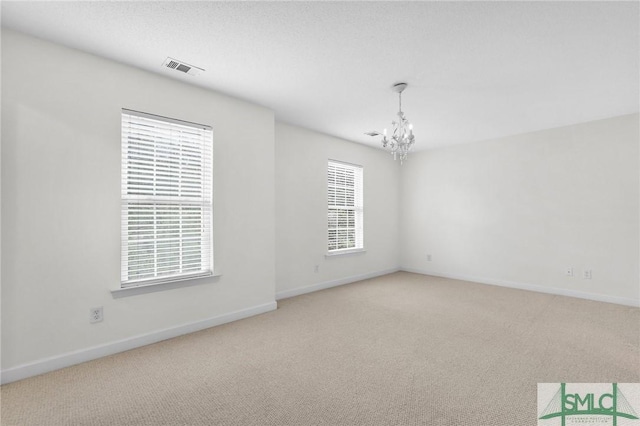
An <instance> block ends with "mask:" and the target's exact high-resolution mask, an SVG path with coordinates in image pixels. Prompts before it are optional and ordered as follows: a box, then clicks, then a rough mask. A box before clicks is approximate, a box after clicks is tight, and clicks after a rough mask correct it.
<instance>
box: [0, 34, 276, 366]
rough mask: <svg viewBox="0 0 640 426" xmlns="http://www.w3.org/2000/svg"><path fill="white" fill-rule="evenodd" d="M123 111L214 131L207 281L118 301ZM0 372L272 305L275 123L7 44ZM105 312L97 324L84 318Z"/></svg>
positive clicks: (5, 37)
mask: <svg viewBox="0 0 640 426" xmlns="http://www.w3.org/2000/svg"><path fill="white" fill-rule="evenodd" d="M121 108H130V109H134V110H140V111H145V112H149V113H154V114H159V115H164V116H168V117H175V118H179V119H183V120H188V121H193V122H198V123H204V124H210V125H212V126H213V131H214V192H215V194H214V199H215V206H214V227H215V262H216V269H219V270H220V272H222V276H221V277H218V278H214V279H208V280H199V281H198V285H192V286H187V287H183V288H177V289H172V290H167V291H160V292H153V293H148V294H141V295H135V296H130V297H122V298H114V297H112V294H111V292H110V289H113V288H117V287H118V286H119V280H120V143H121V142H120V141H121V137H120V112H121ZM2 154H3V155H2V231H3V233H2V256H3V258H2V264H3V265H2V266H3V267H2V369H3V370H6V369H8V368H12V367H15V366H18V365H21V364H25V363H30V362H34V361H39V360H43V359H46V358H48V357H54V356H59V355H61V354H67V353H70V352H72V351H81V350H85V349H87V348H91V347H96V346H100V345H105V344H110V343H112V342H117V341H119V340H121V339H127V338H131V337H132V336H139V335H144V334H147V333H153V332H156V331H158V330H165V329H168V328H171V327H176V326H180V325H183V324H189V323H194V322H198V321H203V320H207V319H211V318H214V317H218V316H220V315H225V314H228V313H233V312H236V311H241V310H245V309H251V308H254V307H257V306H265V305H266V304H269V303H270V304H272V305H273V306H275V303H274V300H275V254H274V246H275V240H274V239H275V218H274V209H275V204H274V202H275V195H274V193H275V190H274V187H275V186H274V115H273V112H272V111H270V110H268V109H265V108H263V107H259V106H256V105H252V104H250V103H247V102H244V101H240V100H237V99H234V98H230V97H226V96H223V95H220V94H217V93H214V92H211V91H207V90H204V89H202V88H197V87H195V86H192V85H187V84H183V83H181V82H177V81H175V80H172V79H168V78H165V77H162V76H158V75H155V74H150V73H147V72H143V71H140V70H137V69H134V68H131V67H128V66H124V65H121V64H118V63H115V62H111V61H108V60H105V59H101V58H98V57H95V56H92V55H88V54H85V53H81V52H79V51H75V50H71V49H67V48H64V47H61V46H58V45H54V44H51V43H48V42H44V41H41V40H38V39H35V38H32V37H27V36H24V35H21V34H19V33H15V32H12V31H3V33H2ZM94 306H104V321H103V322H101V323H97V324H90V323H89V309H90V308H92V307H94Z"/></svg>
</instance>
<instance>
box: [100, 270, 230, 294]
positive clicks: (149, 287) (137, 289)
mask: <svg viewBox="0 0 640 426" xmlns="http://www.w3.org/2000/svg"><path fill="white" fill-rule="evenodd" d="M220 276H222V274H221V273H219V272H214V273H212V274H209V275H197V276H193V277H180V278H175V279H172V280H166V281H160V282H149V283H146V284H140V285H137V286H132V287H125V288H121V287H118V288H113V289H111V296H113V298H114V299H118V298H121V297H127V296H136V295H138V294H145V293H154V292H156V291H164V290H172V289H174V288H182V287H190V286H194V285H201V284H209V283H212V282H214V281H216V279H217V278H218V277H220Z"/></svg>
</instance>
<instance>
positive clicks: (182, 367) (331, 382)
mask: <svg viewBox="0 0 640 426" xmlns="http://www.w3.org/2000/svg"><path fill="white" fill-rule="evenodd" d="M278 306H279V307H278V310H277V311H274V312H270V313H267V314H263V315H260V316H257V317H253V318H249V319H246V320H242V321H238V322H235V323H232V324H227V325H224V326H220V327H215V328H212V329H208V330H205V331H201V332H198V333H194V334H191V335H188V336H183V337H179V338H176V339H172V340H169V341H165V342H161V343H157V344H154V345H150V346H147V347H144V348H140V349H136V350H132V351H129V352H125V353H122V354H118V355H114V356H110V357H106V358H103V359H100V360H96V361H92V362H88V363H85V364H81V365H77V366H74V367H70V368H66V369H63V370H59V371H55V372H52V373H49V374H46V375H42V376H39V377H34V378H30V379H27V380H23V381H20V382H16V383H12V384H9V385H5V386H3V387H2V389H1V397H2V399H1V404H2V412H1V414H2V424H3V425H297V426H304V425H435V426H441V425H456V426H460V425H470V426H482V425H496V426H519V425H536V415H537V411H536V410H537V408H536V385H537V383H538V382H640V309H637V308H630V307H624V306H618V305H613V304H607V303H599V302H591V301H586V300H579V299H572V298H567V297H559V296H552V295H547V294H539V293H532V292H526V291H519V290H512V289H506V288H500V287H494V286H486V285H480V284H473V283H467V282H462V281H456V280H449V279H443V278H434V277H426V276H422V275H416V274H409V273H404V272H401V273H396V274H391V275H387V276H385V277H380V278H375V279H371V280H366V281H362V282H359V283H355V284H350V285H346V286H341V287H336V288H333V289H329V290H325V291H321V292H316V293H312V294H308V295H304V296H299V297H295V298H292V299H287V300H282V301H280V302H279V303H278Z"/></svg>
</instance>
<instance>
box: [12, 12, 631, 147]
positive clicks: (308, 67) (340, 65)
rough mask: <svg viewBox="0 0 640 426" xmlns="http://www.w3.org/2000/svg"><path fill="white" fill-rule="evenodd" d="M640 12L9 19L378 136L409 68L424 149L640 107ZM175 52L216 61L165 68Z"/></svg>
mask: <svg viewBox="0 0 640 426" xmlns="http://www.w3.org/2000/svg"><path fill="white" fill-rule="evenodd" d="M638 14H639V4H638V2H635V1H634V2H558V1H556V2H108V1H105V2H75V1H73V2H53V1H51V2H10V1H3V2H2V24H3V26H7V27H9V28H13V29H16V30H19V31H22V32H26V33H29V34H33V35H35V36H37V37H41V38H45V39H49V40H52V41H54V42H57V43H61V44H64V45H68V46H71V47H74V48H77V49H81V50H84V51H87V52H91V53H94V54H96V55H100V56H104V57H107V58H111V59H114V60H116V61H119V62H123V63H127V64H131V65H134V66H136V67H139V68H142V69H146V70H149V71H152V72H155V73H160V74H165V75H166V76H167V77H170V78H175V79H179V80H183V81H186V82H189V83H192V84H196V85H200V86H204V87H209V88H211V89H214V90H217V91H220V92H223V93H227V94H230V95H233V96H237V97H240V98H243V99H247V100H251V101H253V102H256V103H258V104H261V105H265V106H268V107H269V108H272V109H273V110H275V112H276V118H277V119H278V120H280V121H284V122H288V123H292V124H297V125H300V126H303V127H307V128H310V129H314V130H317V131H320V132H324V133H328V134H331V135H335V136H339V137H342V138H345V139H349V140H353V141H357V142H363V143H369V144H373V145H376V146H377V144H378V140H377V139H373V138H370V137H369V136H365V135H364V134H363V133H364V132H365V131H369V130H382V128H383V127H391V125H390V124H389V123H390V121H391V120H392V119H393V118H394V114H395V112H396V111H397V95H396V94H395V93H394V92H392V91H391V86H392V85H393V83H396V82H400V81H405V82H407V83H409V87H408V88H407V90H406V91H405V92H404V94H403V109H404V111H405V112H406V115H407V117H408V118H409V119H410V120H411V121H412V122H413V123H414V129H415V134H416V148H417V149H421V148H422V149H424V148H431V147H436V146H441V145H446V144H454V143H464V142H472V141H478V140H483V139H489V138H494V137H500V136H506V135H510V134H516V133H523V132H527V131H532V130H538V129H544V128H551V127H557V126H562V125H567V124H573V123H578V122H584V121H588V120H593V119H599V118H606V117H611V116H615V115H620V114H627V113H632V112H637V111H638V110H639V107H638V104H639V84H638V80H639V65H638V64H639V56H640V53H639V52H640V48H639V36H640V34H639V20H638ZM167 56H171V57H174V58H177V59H179V60H182V61H185V62H187V63H190V64H192V65H195V66H198V67H201V68H204V69H206V72H205V73H203V74H201V75H200V76H197V77H192V76H188V75H183V74H180V73H177V72H175V71H171V70H168V69H163V68H162V67H161V64H162V62H163V61H164V59H165V58H166V57H167ZM61 66H64V65H61ZM44 72H46V67H43V73H44Z"/></svg>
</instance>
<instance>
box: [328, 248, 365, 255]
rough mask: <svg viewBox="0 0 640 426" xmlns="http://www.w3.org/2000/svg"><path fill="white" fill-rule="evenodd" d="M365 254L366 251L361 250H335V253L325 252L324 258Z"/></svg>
mask: <svg viewBox="0 0 640 426" xmlns="http://www.w3.org/2000/svg"><path fill="white" fill-rule="evenodd" d="M366 252H367V251H366V250H365V249H363V248H358V249H345V250H336V251H330V252H327V254H325V255H324V257H335V256H346V255H349V254H360V253H366Z"/></svg>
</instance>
